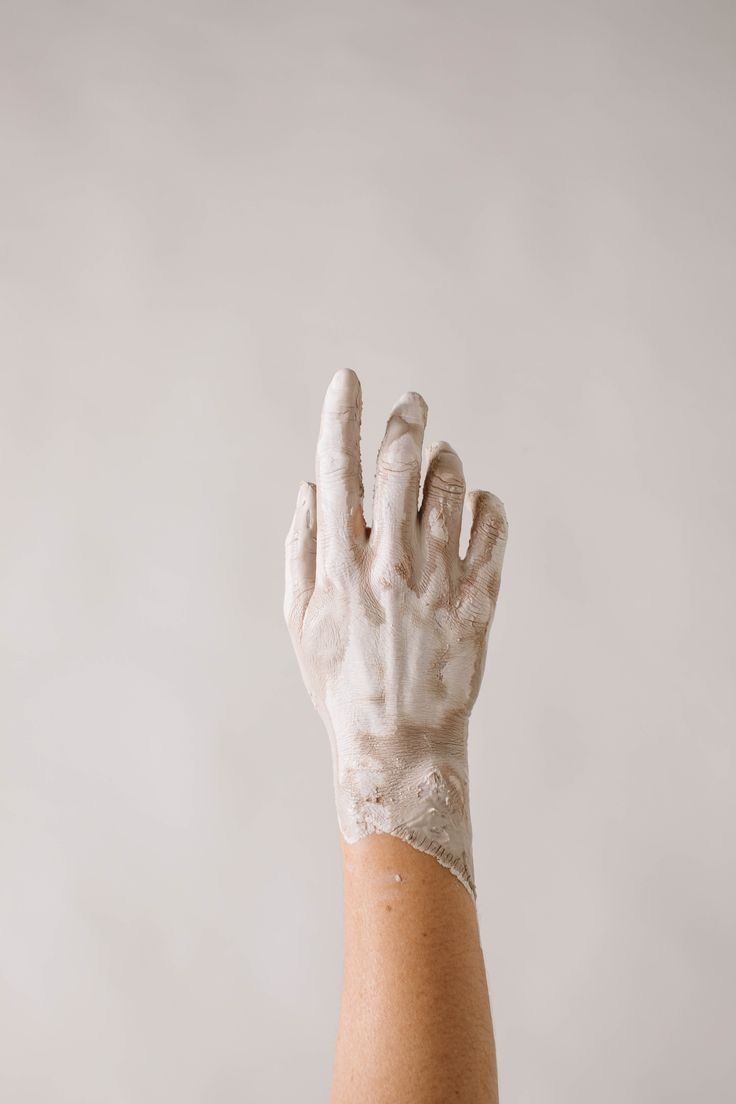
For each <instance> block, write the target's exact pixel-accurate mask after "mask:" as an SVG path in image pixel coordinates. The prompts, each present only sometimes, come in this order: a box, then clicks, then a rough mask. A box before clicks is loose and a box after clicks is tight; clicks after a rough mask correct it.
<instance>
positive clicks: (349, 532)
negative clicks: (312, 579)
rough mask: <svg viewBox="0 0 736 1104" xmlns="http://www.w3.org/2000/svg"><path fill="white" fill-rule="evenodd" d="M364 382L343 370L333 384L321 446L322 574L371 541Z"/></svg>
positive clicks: (322, 425)
mask: <svg viewBox="0 0 736 1104" xmlns="http://www.w3.org/2000/svg"><path fill="white" fill-rule="evenodd" d="M362 406H363V403H362V395H361V389H360V380H359V379H358V377H357V376H356V374H355V372H353V371H351V370H350V369H349V368H343V369H341V370H340V371H339V372H337V373H336V374H335V375H334V376H333V378H332V381H331V382H330V385H329V387H328V388H327V393H326V394H325V399H324V404H323V406H322V419H321V422H320V430H319V439H318V441H317V488H318V494H317V541H318V560H319V569H320V571H322V570H326V571H329V569H330V566H331V565H333V564H334V562H335V561H336V560H337V559H341V558H343V557H344V554H345V550H346V548H349V547H350V546H351V545H354V544H355V543H356V542H360V543H363V542H364V541H365V521H364V519H363V481H362V477H361V470H360V416H361V411H362Z"/></svg>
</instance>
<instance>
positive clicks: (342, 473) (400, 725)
mask: <svg viewBox="0 0 736 1104" xmlns="http://www.w3.org/2000/svg"><path fill="white" fill-rule="evenodd" d="M361 410H362V397H361V388H360V382H359V380H358V377H357V376H356V375H355V373H354V372H352V371H349V370H343V371H340V372H338V373H337V375H336V376H335V377H334V379H333V380H332V382H331V383H330V386H329V387H328V389H327V394H326V396H325V401H324V406H323V410H322V421H321V426H320V433H319V440H318V445H317V464H316V467H317V483H316V486H315V485H314V484H312V483H302V484H301V486H300V488H299V496H298V499H297V506H296V511H295V514H294V518H293V521H292V524H291V528H290V529H289V533H288V536H287V539H286V594H285V602H284V613H285V617H286V621H287V624H288V626H289V631H290V634H291V637H292V641H293V643H294V648H295V650H296V654H297V658H298V660H299V664H300V667H301V671H302V675H303V678H304V682H305V684H306V686H307V689H308V690H309V693H310V696H311V698H312V701H313V702H314V705H315V706H316V708H317V710H318V711H319V713H320V716H321V717H322V719H323V721H324V723H325V726H326V728H327V731H328V733H329V735H330V739H331V743H332V752H333V766H334V781H335V794H336V801H337V810H338V819H339V823H340V828H341V830H342V832H343V835H344V836H345V839H346V840H347V841H348V842H350V843H353V842H356V841H357V840H358V839H361V838H362V837H363V836H366V835H369V834H371V833H373V832H386V833H389V834H391V835H394V836H398V837H399V838H401V839H404V840H406V841H407V842H408V843H410V844H412V845H413V846H414V847H416V848H418V849H419V850H421V851H426V852H429V853H431V854H433V855H434V856H435V857H436V858H437V860H438V861H439V862H440V863H442V865H444V866H446V867H448V868H449V869H450V870H452V871H453V873H454V874H456V876H457V877H458V878H460V880H461V881H462V882H463V883H464V885H465V886H466V887H467V888H468V889H469V890H470V891H471V892H472V893H474V892H475V886H474V881H473V864H472V849H471V828H470V815H469V809H468V770H467V737H468V720H469V717H470V712H471V710H472V708H473V704H474V702H475V700H476V697H477V695H478V690H479V687H480V683H481V678H482V675H483V669H484V665H485V657H486V649H487V643H488V631H489V628H490V625H491V622H492V620H493V614H494V611H495V606H496V599H497V597H498V590H499V585H500V579H501V566H502V561H503V553H504V547H505V544H506V534H507V526H506V517H505V513H504V509H503V505H502V503H501V502H500V501H499V499H497V498H496V497H495V495H492V494H490V493H489V492H487V491H472V492H470V493H469V494H467V495H466V492H465V479H464V475H463V467H462V463H461V461H460V458H459V456H458V455H457V453H456V452H455V451H454V450H453V449H452V448H451V447H450V446H449V445H448V444H446V443H444V442H439V443H438V444H434V445H432V446H431V448H430V450H429V459H428V465H427V472H426V476H425V479H424V487H423V495H422V502H421V507H420V506H419V489H420V488H419V484H420V475H421V468H422V442H423V438H424V429H425V426H426V422H427V405H426V403H425V402H424V399H423V398H422V397H421V395H418V394H416V393H415V392H408V393H407V394H405V395H403V396H402V397H401V398H400V399H399V401H398V402H397V403H396V405H395V406H394V408H393V410H392V411H391V414H390V415H389V419H388V423H387V426H386V433H385V436H384V439H383V443H382V445H381V448H380V450H379V454H378V462H377V468H376V479H375V492H374V501H373V527H372V529H371V530H368V529H367V527H366V523H365V519H364V515H363V483H362V476H361V459H360V419H361ZM466 498H467V501H468V504H469V507H470V510H471V512H472V527H471V534H470V541H469V545H468V551H467V554H466V556H465V558H464V559H461V558H460V549H459V542H460V529H461V524H462V515H463V505H464V502H465V500H466Z"/></svg>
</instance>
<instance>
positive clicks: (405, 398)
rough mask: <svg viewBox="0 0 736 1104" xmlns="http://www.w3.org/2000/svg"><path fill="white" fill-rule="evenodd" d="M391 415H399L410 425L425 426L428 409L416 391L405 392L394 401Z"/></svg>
mask: <svg viewBox="0 0 736 1104" xmlns="http://www.w3.org/2000/svg"><path fill="white" fill-rule="evenodd" d="M391 413H392V414H399V415H401V417H402V418H403V419H404V421H406V422H409V423H410V424H411V425H418V426H422V427H424V426H426V424H427V415H428V414H429V407H428V406H427V403H426V402H425V400H424V398H423V397H422V395H420V394H419V392H418V391H405V392H404V394H403V395H401V397H400V398H399V399H397V400H396V403H395V404H394V408H393V410H392V411H391Z"/></svg>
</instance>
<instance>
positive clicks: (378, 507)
mask: <svg viewBox="0 0 736 1104" xmlns="http://www.w3.org/2000/svg"><path fill="white" fill-rule="evenodd" d="M426 424H427V404H426V402H425V401H424V399H423V398H422V396H421V395H418V394H417V393H416V391H407V393H406V394H405V395H402V396H401V398H400V399H399V401H398V402H397V403H396V405H395V406H394V408H393V410H392V411H391V413H390V415H389V419H388V422H387V424H386V433H385V435H384V438H383V442H382V444H381V447H380V449H379V451H378V462H377V465H376V483H375V488H374V493H373V528H372V530H371V543H372V544H373V545H374V546H375V547H377V548H378V549H380V552H381V554H382V555H384V554H385V555H386V556H388V557H390V558H391V559H395V560H396V561H401V560H403V558H404V557H405V556H406V553H407V551H408V550H409V549H411V548H412V547H413V545H414V542H415V539H416V529H417V513H418V507H419V477H420V474H421V470H422V441H423V440H424V427H425V426H426Z"/></svg>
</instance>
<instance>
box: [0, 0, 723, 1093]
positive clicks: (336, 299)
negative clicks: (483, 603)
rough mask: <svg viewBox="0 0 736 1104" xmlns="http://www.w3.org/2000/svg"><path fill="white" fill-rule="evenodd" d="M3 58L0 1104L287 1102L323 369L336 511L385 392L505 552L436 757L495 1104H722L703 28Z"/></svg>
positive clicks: (528, 31) (323, 1014)
mask: <svg viewBox="0 0 736 1104" xmlns="http://www.w3.org/2000/svg"><path fill="white" fill-rule="evenodd" d="M0 23H1V25H2V26H1V30H2V33H0V85H1V88H2V94H1V96H0V104H1V106H0V113H1V129H2V161H3V164H2V170H1V173H0V187H1V188H2V203H1V205H0V223H1V233H0V281H1V286H0V300H1V302H2V307H1V309H2V320H1V322H0V345H1V346H2V355H1V359H0V373H1V390H0V510H1V515H0V516H1V517H2V530H1V535H0V725H1V734H0V1098H2V1100H3V1101H4V1102H8V1104H47V1102H51V1101H53V1104H163V1102H172V1104H173V1102H176V1104H241V1102H244V1101H247V1102H251V1101H252V1102H254V1104H271V1102H288V1101H297V1100H298V1101H300V1102H304V1104H312V1102H314V1104H318V1102H321V1101H324V1100H326V1098H327V1094H328V1086H329V1081H330V1067H331V1060H332V1051H333V1044H334V1034H335V1028H336V1022H337V1002H338V995H339V984H340V970H341V961H340V955H341V884H340V865H339V848H338V838H337V833H336V825H335V814H334V808H333V797H332V789H331V786H332V779H331V769H330V759H329V750H328V743H327V737H326V736H325V735H324V734H323V732H322V729H321V726H320V723H319V720H318V718H317V715H316V713H315V712H314V711H313V709H312V707H311V705H310V703H309V700H308V698H307V695H306V692H305V691H304V689H303V687H302V684H301V680H300V677H299V673H298V669H297V665H296V661H295V659H294V657H293V655H292V653H291V648H290V643H289V640H288V636H287V633H286V630H285V627H284V625H283V622H282V614H281V595H282V557H283V539H284V536H285V533H286V529H287V527H288V524H289V521H290V518H291V513H292V509H293V505H294V501H295V497H296V491H297V485H298V482H299V480H300V479H303V478H306V479H310V478H313V452H314V445H315V440H316V432H317V426H318V417H319V408H320V404H321V399H322V393H323V390H324V387H325V386H326V384H327V382H328V380H329V378H330V376H331V374H332V373H333V372H334V371H335V370H336V369H338V368H341V367H351V368H354V369H356V370H357V372H358V373H359V375H360V376H361V379H362V382H363V390H364V396H365V402H366V411H365V420H364V433H363V441H364V456H365V464H366V474H367V477H368V478H367V483H368V486H369V488H370V486H371V485H372V472H371V467H372V463H373V459H374V457H375V452H376V449H377V447H378V444H379V439H380V436H381V433H382V428H383V423H384V419H385V417H386V414H387V412H388V409H389V407H390V405H391V403H392V402H393V401H394V400H395V399H396V398H397V396H398V395H399V394H400V393H401V392H403V391H405V390H407V389H415V390H419V391H421V392H422V393H423V394H424V396H425V398H426V399H427V401H428V403H429V407H430V425H429V434H430V438H429V439H433V438H444V439H447V440H449V441H450V442H451V443H453V444H454V445H455V447H456V448H457V449H458V450H459V451H460V453H461V455H462V457H463V460H464V463H465V468H466V473H467V476H468V482H469V485H471V486H476V487H485V488H488V489H490V490H493V491H494V492H496V493H497V494H498V495H500V497H501V498H503V500H504V501H505V503H506V506H507V510H508V515H509V519H510V529H511V532H510V541H509V546H508V553H507V559H506V568H505V576H504V582H503V587H502V593H501V599H500V603H499V607H498V613H497V617H496V622H495V625H494V628H493V633H492V639H491V646H490V653H489V662H488V667H487V672H486V679H485V683H484V686H483V689H482V691H481V696H480V699H479V701H478V704H477V707H476V709H475V712H474V715H473V722H472V727H471V744H472V750H471V786H472V802H473V805H472V807H473V825H474V839H475V860H476V870H477V876H478V885H479V912H480V920H481V925H482V935H483V944H484V949H485V954H486V958H487V963H488V968H489V973H490V979H491V995H492V1002H493V1009H494V1017H495V1026H496V1033H497V1042H498V1052H499V1064H500V1076H501V1099H502V1102H503V1104H590V1102H591V1101H594V1102H595V1104H620V1102H621V1101H626V1102H627V1104H677V1102H681V1101H682V1102H685V1101H687V1102H691V1101H692V1102H696V1101H697V1102H701V1101H708V1104H727V1102H729V1101H731V1100H733V1093H734V1083H736V1069H735V1059H734V1048H733V1025H734V995H733V994H734V987H735V985H736V977H735V972H734V960H733V956H732V948H731V937H732V935H733V930H734V923H735V920H736V916H735V913H736V909H735V907H734V906H735V901H734V884H735V883H734V875H735V874H736V871H735V870H734V852H735V850H736V847H735V845H734V840H735V839H736V834H735V833H734V829H733V825H732V823H731V818H730V816H729V812H730V809H729V806H730V805H732V803H733V774H732V773H731V772H732V735H733V732H734V719H735V718H734V714H735V712H736V710H735V709H734V696H733V636H734V628H733V627H734V620H735V618H736V608H735V603H734V585H733V574H734V566H733V565H734V547H733V545H734V524H735V522H734V518H735V514H734V506H735V503H734V470H735V467H736V458H735V456H734V432H733V423H734V399H735V397H736V396H735V394H734V392H735V390H736V387H735V385H734V371H735V368H736V361H735V357H734V354H735V352H736V341H735V340H734V312H735V303H734V256H735V250H736V218H735V216H734V195H735V194H736V154H735V146H734V133H733V123H734V105H735V103H736V101H735V98H734V97H735V93H736V75H735V74H736V68H735V66H734V63H735V61H736V19H735V11H734V6H733V5H732V4H730V3H728V2H726V0H724V2H722V3H712V2H711V3H709V2H705V3H697V4H696V3H690V4H686V3H677V2H674V3H664V2H662V3H653V2H642V0H637V2H621V0H611V2H610V3H608V2H589V3H582V2H577V3H543V2H542V0H537V2H519V0H508V2H506V3H494V2H489V3H481V2H469V0H465V2H453V3H450V2H447V3H440V2H436V0H429V2H422V3H420V2H416V3H407V2H402V3H398V2H391V3H389V2H387V0H371V2H370V3H368V2H362V3H352V2H338V0H333V2H317V3H304V2H297V0H291V2H288V3H283V2H278V0H275V2H273V3H266V2H265V0H264V2H263V3H229V2H225V0H220V2H208V3H205V2H204V0H198V2H193V0H177V2H173V0H170V2H168V0H125V2H123V0H120V2H118V3H113V2H100V3H84V2H67V3H62V2H59V3H52V2H50V0H41V2H38V3H32V4H28V3H23V2H21V0H15V2H13V0H10V2H9V0H2V2H0ZM397 1104H400V1102H397Z"/></svg>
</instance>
